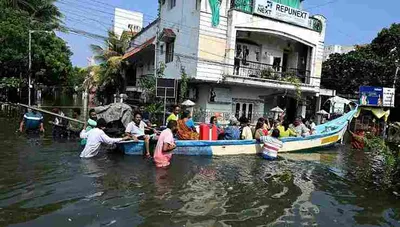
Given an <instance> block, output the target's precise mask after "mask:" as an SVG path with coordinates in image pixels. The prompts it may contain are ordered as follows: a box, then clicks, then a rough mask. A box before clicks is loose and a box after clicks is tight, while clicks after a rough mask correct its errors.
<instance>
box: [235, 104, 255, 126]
mask: <svg viewBox="0 0 400 227" xmlns="http://www.w3.org/2000/svg"><path fill="white" fill-rule="evenodd" d="M233 109H234V110H233V111H235V117H236V118H237V119H239V118H241V117H246V118H247V119H248V120H249V121H252V119H253V117H254V104H253V103H240V102H238V103H234V104H233Z"/></svg>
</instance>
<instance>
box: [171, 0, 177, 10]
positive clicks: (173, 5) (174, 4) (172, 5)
mask: <svg viewBox="0 0 400 227" xmlns="http://www.w3.org/2000/svg"><path fill="white" fill-rule="evenodd" d="M175 6H176V0H169V8H170V9H172V8H174V7H175Z"/></svg>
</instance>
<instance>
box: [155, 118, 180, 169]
mask: <svg viewBox="0 0 400 227" xmlns="http://www.w3.org/2000/svg"><path fill="white" fill-rule="evenodd" d="M177 129H178V123H177V121H175V120H170V121H169V122H168V124H167V129H165V130H164V131H162V132H161V134H160V136H159V138H158V141H157V146H156V149H155V151H154V163H155V164H156V166H157V167H159V168H161V167H167V166H169V165H170V161H171V158H172V151H173V150H174V149H175V148H176V145H175V140H174V134H175V133H176V132H177Z"/></svg>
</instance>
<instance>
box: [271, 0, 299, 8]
mask: <svg viewBox="0 0 400 227" xmlns="http://www.w3.org/2000/svg"><path fill="white" fill-rule="evenodd" d="M273 1H274V2H276V3H279V4H283V5H287V6H290V7H292V8H296V9H300V2H302V0H273Z"/></svg>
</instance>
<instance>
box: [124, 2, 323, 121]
mask: <svg viewBox="0 0 400 227" xmlns="http://www.w3.org/2000/svg"><path fill="white" fill-rule="evenodd" d="M280 2H281V1H278V0H275V1H264V0H221V1H220V0H209V1H208V0H207V1H205V0H203V1H201V0H196V1H188V0H161V1H160V4H161V6H160V16H159V18H158V19H157V20H155V21H154V22H153V23H151V24H149V25H148V26H147V27H145V28H143V29H142V30H141V32H139V33H138V34H137V35H136V36H135V37H134V38H133V39H132V40H131V44H130V49H129V50H128V51H127V52H126V53H125V56H124V59H125V61H128V62H129V68H128V69H127V70H126V76H127V78H128V87H127V91H135V90H137V87H139V86H140V84H139V79H140V78H142V77H147V76H153V75H154V68H155V67H159V66H160V65H161V64H163V65H165V68H164V70H163V74H164V77H165V78H171V79H178V80H180V79H181V74H182V71H183V70H184V71H185V73H186V74H187V75H188V77H189V78H190V81H189V83H188V94H187V95H188V98H189V99H190V100H192V101H194V102H195V103H196V107H197V108H199V109H202V110H204V112H205V113H206V114H204V115H205V116H207V117H209V116H211V115H214V113H219V114H223V117H224V118H225V119H229V117H231V115H233V116H235V117H236V118H240V117H243V116H244V117H247V118H248V119H250V120H251V121H252V122H254V121H256V120H257V119H258V118H259V117H261V116H269V115H271V111H270V110H271V109H272V108H274V107H276V106H279V107H281V108H282V109H284V108H286V111H287V115H286V116H287V118H288V119H289V120H293V119H294V118H295V117H296V116H299V115H301V116H303V117H305V116H307V115H311V114H313V113H315V111H316V110H317V111H318V110H319V108H320V104H321V96H322V95H324V94H325V93H323V92H321V91H320V81H321V69H322V60H323V51H324V41H325V29H326V19H325V17H324V16H321V15H314V16H313V15H310V13H309V12H307V11H303V10H301V2H302V1H300V0H298V1H295V0H293V1H286V2H285V3H284V4H281V3H280ZM157 31H158V32H157ZM293 80H294V81H296V82H294V83H292V82H290V81H293ZM298 91H301V97H299V96H298V94H299V93H298ZM196 120H199V121H202V120H204V119H196Z"/></svg>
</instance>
